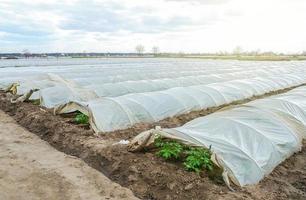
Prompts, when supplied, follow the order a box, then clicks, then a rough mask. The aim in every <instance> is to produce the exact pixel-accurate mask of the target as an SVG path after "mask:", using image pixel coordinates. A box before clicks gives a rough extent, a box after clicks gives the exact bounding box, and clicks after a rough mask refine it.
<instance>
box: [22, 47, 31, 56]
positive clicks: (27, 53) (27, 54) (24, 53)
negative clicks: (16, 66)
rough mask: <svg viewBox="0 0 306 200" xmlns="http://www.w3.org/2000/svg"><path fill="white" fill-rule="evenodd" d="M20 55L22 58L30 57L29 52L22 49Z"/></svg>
mask: <svg viewBox="0 0 306 200" xmlns="http://www.w3.org/2000/svg"><path fill="white" fill-rule="evenodd" d="M22 54H23V55H24V57H26V58H28V57H30V56H31V52H30V51H29V50H28V49H24V50H22Z"/></svg>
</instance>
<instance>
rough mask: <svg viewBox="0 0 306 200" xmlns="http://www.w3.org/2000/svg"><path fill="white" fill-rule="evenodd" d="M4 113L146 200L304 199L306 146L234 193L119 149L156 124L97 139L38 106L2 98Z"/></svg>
mask: <svg viewBox="0 0 306 200" xmlns="http://www.w3.org/2000/svg"><path fill="white" fill-rule="evenodd" d="M242 103H244V102H242ZM0 109H2V110H4V111H6V112H7V113H9V114H10V115H11V116H13V118H14V119H15V120H16V121H17V122H18V123H20V124H21V125H22V126H24V127H26V128H27V129H29V130H30V131H31V132H33V133H36V134H37V135H39V136H40V137H41V138H42V139H44V140H46V141H48V142H49V143H50V144H51V145H53V146H54V147H55V148H57V149H59V150H60V151H63V152H65V153H67V154H69V155H74V156H77V157H79V158H81V159H83V160H84V161H85V162H86V163H88V165H90V166H92V167H94V168H95V169H97V170H99V171H101V172H102V173H104V174H105V175H106V176H108V177H109V178H110V179H111V180H113V181H115V182H117V183H119V184H120V185H122V186H125V187H128V188H129V189H131V190H132V191H133V192H134V194H135V195H136V196H137V197H139V198H142V199H160V200H164V199H177V200H186V199H266V200H267V199H306V191H305V187H306V143H305V142H304V146H303V149H302V151H301V152H300V153H298V154H295V155H294V156H292V157H291V158H290V159H288V160H286V161H285V162H284V163H282V164H281V165H280V166H278V167H277V168H276V169H275V170H274V172H273V173H272V174H270V175H269V176H268V177H266V178H265V179H264V180H263V181H262V182H261V183H260V184H258V185H256V186H249V187H245V188H235V190H236V191H235V192H232V191H229V190H228V188H227V187H226V186H225V185H224V184H223V183H222V182H221V183H220V182H217V181H214V180H211V179H210V178H209V174H207V173H205V172H203V173H201V174H200V175H198V174H196V173H191V172H187V171H185V170H184V169H183V167H182V166H180V165H179V164H177V163H170V162H165V161H164V160H162V159H160V158H157V157H156V156H155V155H154V153H151V152H144V153H137V154H136V153H131V152H128V151H127V148H126V146H125V145H120V144H117V142H119V141H120V140H122V139H129V138H131V137H133V136H135V135H136V134H138V133H139V132H141V131H143V130H147V129H149V128H151V127H154V125H155V124H154V125H145V124H142V125H137V126H135V127H133V128H130V129H127V130H123V131H116V132H114V133H113V134H107V135H102V136H95V134H94V133H93V132H92V131H91V130H85V129H83V128H80V127H77V126H75V125H73V124H69V123H66V122H65V121H67V120H65V118H62V117H60V116H54V115H52V113H51V112H49V111H48V110H45V109H43V108H40V107H38V106H35V105H32V104H30V103H19V104H11V103H10V102H9V100H8V97H7V95H6V94H3V93H0ZM218 109H220V108H218ZM216 110H217V108H216ZM210 112H213V111H211V110H206V111H202V114H205V113H206V114H207V113H210ZM199 113H200V112H198V113H197V114H199ZM197 114H191V117H190V116H188V115H186V117H182V116H181V118H179V117H177V118H173V119H167V120H165V121H164V123H165V124H163V123H162V122H160V123H159V125H161V124H162V126H163V127H173V126H177V125H181V124H182V123H184V122H185V120H190V119H191V118H194V117H196V115H197Z"/></svg>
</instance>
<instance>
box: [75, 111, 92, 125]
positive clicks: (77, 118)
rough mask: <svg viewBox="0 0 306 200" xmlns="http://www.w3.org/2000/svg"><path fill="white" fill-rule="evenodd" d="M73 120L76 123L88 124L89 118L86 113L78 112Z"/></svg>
mask: <svg viewBox="0 0 306 200" xmlns="http://www.w3.org/2000/svg"><path fill="white" fill-rule="evenodd" d="M74 121H75V122H76V123H77V124H88V121H89V118H88V116H87V115H85V114H83V113H78V114H77V115H76V116H75V118H74Z"/></svg>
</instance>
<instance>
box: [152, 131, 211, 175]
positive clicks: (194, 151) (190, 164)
mask: <svg viewBox="0 0 306 200" xmlns="http://www.w3.org/2000/svg"><path fill="white" fill-rule="evenodd" d="M154 144H155V147H157V148H159V151H158V152H157V155H158V156H160V157H162V158H164V159H166V160H169V159H177V160H179V159H180V160H181V159H182V158H183V159H182V160H184V166H185V168H186V169H187V170H188V171H195V172H197V173H199V172H200V171H201V170H202V169H206V170H209V171H211V170H212V169H213V163H212V161H211V159H210V158H211V154H212V153H211V151H210V149H211V147H210V148H209V149H204V148H200V147H189V146H186V145H183V144H181V143H179V142H177V141H171V140H165V139H164V138H162V137H161V136H158V137H156V138H155V140H154Z"/></svg>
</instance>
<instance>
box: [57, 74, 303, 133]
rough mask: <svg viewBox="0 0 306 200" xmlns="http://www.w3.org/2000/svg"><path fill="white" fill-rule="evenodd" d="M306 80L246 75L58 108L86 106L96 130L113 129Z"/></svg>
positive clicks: (298, 76)
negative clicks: (243, 77)
mask: <svg viewBox="0 0 306 200" xmlns="http://www.w3.org/2000/svg"><path fill="white" fill-rule="evenodd" d="M303 83H306V74H300V73H298V74H286V75H279V76H271V77H266V78H253V79H242V80H234V81H228V82H221V83H213V84H208V85H196V86H190V87H177V88H172V89H169V90H164V91H159V92H149V93H135V94H129V95H124V96H119V97H114V98H98V99H94V100H91V101H88V102H82V101H73V102H70V103H68V104H66V105H64V106H60V107H59V108H58V109H57V112H58V113H66V112H71V111H75V110H82V111H83V112H85V113H88V114H89V118H90V123H91V126H92V128H93V129H94V130H95V131H96V132H109V131H114V130H118V129H125V128H128V127H131V126H132V125H134V124H137V123H142V122H143V123H152V122H157V121H160V120H162V119H165V118H167V117H173V116H176V115H180V114H184V113H188V112H191V111H196V110H202V109H207V108H210V107H214V106H220V105H224V104H229V103H232V102H233V101H237V100H242V99H246V98H249V97H252V96H254V95H262V94H265V93H267V92H271V91H275V90H280V89H284V88H288V87H292V86H297V85H300V84H303Z"/></svg>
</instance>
